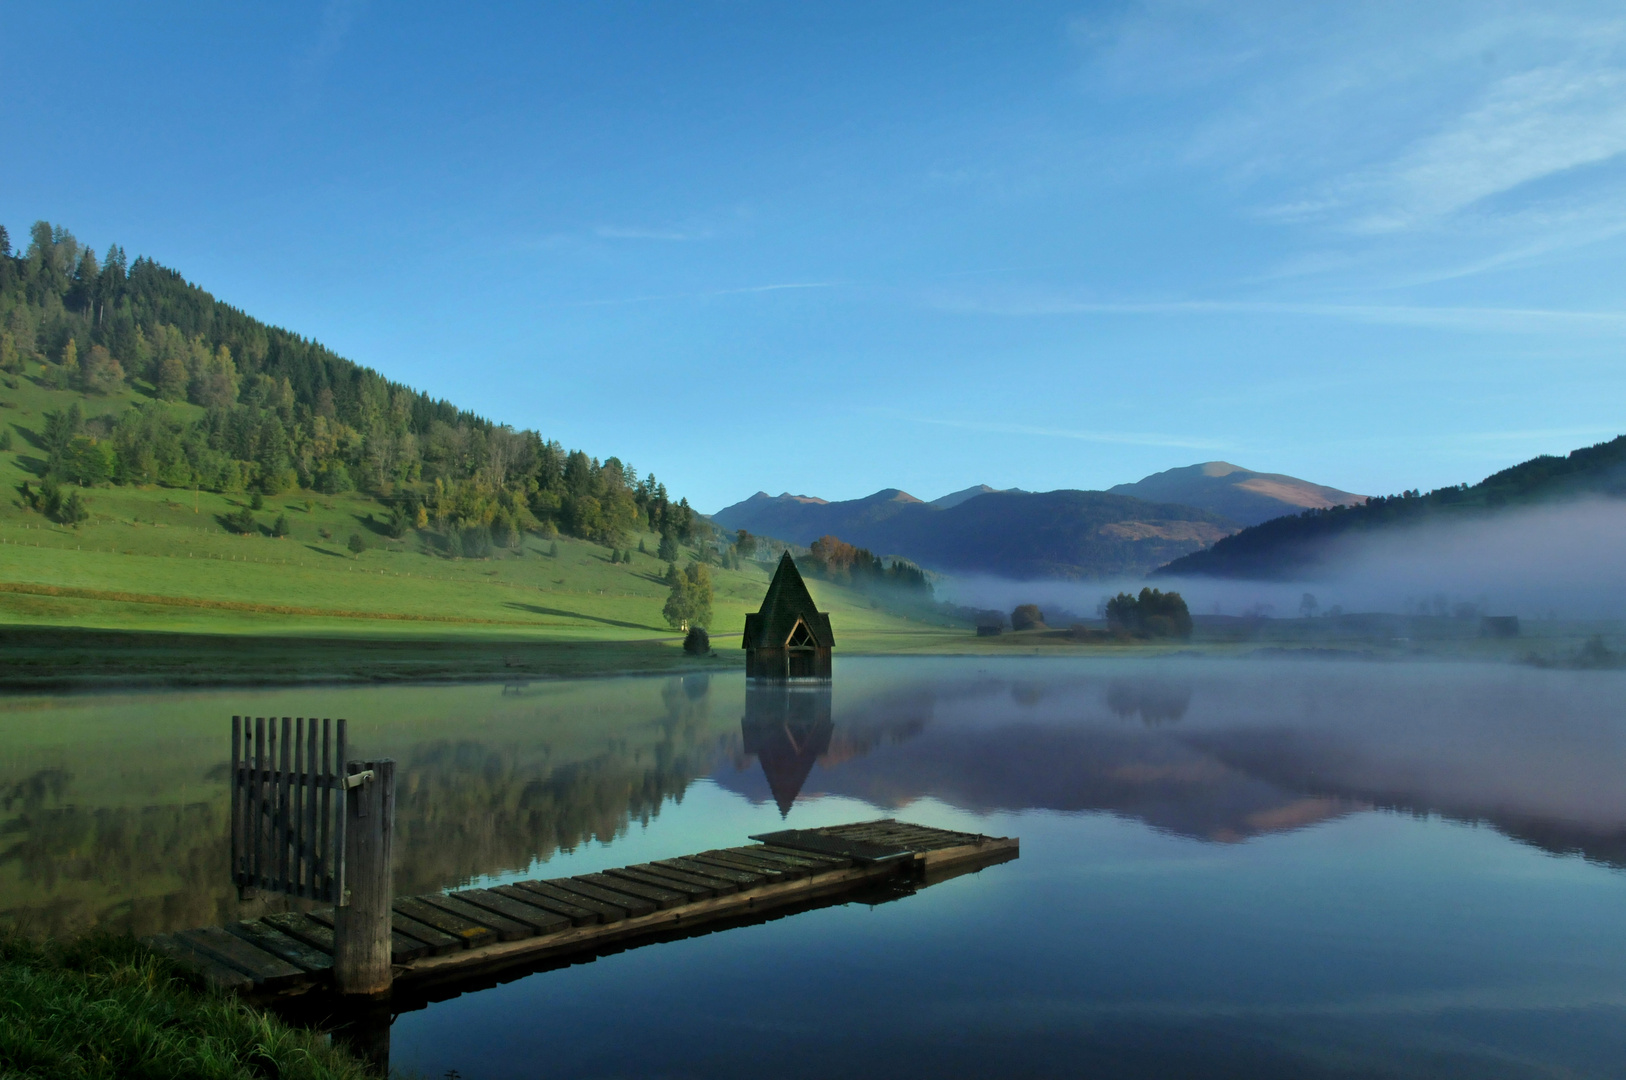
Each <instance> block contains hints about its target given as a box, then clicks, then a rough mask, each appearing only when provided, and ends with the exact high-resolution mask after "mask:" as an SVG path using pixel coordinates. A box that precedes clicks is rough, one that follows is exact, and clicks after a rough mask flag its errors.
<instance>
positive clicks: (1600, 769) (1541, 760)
mask: <svg viewBox="0 0 1626 1080" xmlns="http://www.w3.org/2000/svg"><path fill="white" fill-rule="evenodd" d="M1622 690H1626V677H1623V676H1622V675H1621V674H1619V673H1613V672H1580V673H1575V672H1554V671H1539V670H1534V669H1525V668H1517V667H1487V666H1475V665H1425V664H1416V665H1405V664H1384V665H1378V664H1350V663H1342V664H1340V663H1298V664H1292V663H1276V662H1243V661H1196V660H1192V661H1179V662H1166V663H1151V662H1146V661H1140V662H1113V661H1085V662H1072V661H1058V660H1046V659H1033V660H1026V659H1012V660H1008V661H1007V660H1001V661H993V662H990V661H988V660H964V659H959V660H954V659H935V658H934V659H847V660H844V661H842V662H841V663H840V664H839V665H838V669H837V672H836V678H835V680H834V681H833V683H832V684H830V685H827V686H825V687H822V688H819V689H815V690H801V689H787V688H784V687H780V688H778V689H773V688H763V689H760V690H759V689H757V688H752V689H748V688H747V687H746V684H745V680H744V679H743V677H742V676H740V675H738V674H728V675H714V676H711V677H709V678H708V677H707V676H704V675H697V676H688V677H685V678H664V679H647V678H644V679H591V680H573V681H559V682H550V683H539V684H534V685H532V686H530V687H523V688H513V687H511V688H506V689H505V688H502V687H498V686H485V687H411V688H386V689H377V688H366V689H348V688H325V689H319V690H309V689H302V690H298V691H282V690H277V691H257V692H255V696H254V698H253V699H252V700H245V699H244V698H242V697H241V696H239V695H237V694H232V695H225V694H221V693H214V692H190V693H173V694H140V695H107V696H85V695H80V696H73V697H62V698H13V699H0V721H3V722H4V723H5V724H6V730H7V733H8V734H7V738H6V739H5V741H4V742H3V743H0V918H3V919H4V920H5V921H7V922H9V923H11V924H12V925H18V926H22V927H25V928H26V929H29V930H31V931H33V932H37V933H52V934H64V933H73V932H77V931H82V930H85V929H89V928H92V927H97V926H103V927H110V928H114V929H129V930H132V931H134V932H136V933H149V932H154V931H157V930H163V929H171V928H177V927H181V926H189V925H201V924H204V923H208V922H220V921H226V920H229V919H232V918H242V917H248V916H252V915H254V914H257V913H259V912H260V911H262V910H264V909H265V907H266V906H267V905H276V904H279V903H281V901H276V900H261V901H257V902H253V903H249V904H240V903H239V902H238V901H237V899H236V896H235V892H234V891H233V890H232V889H231V888H230V887H229V886H228V885H227V865H226V864H227V846H226V808H227V795H226V787H225V756H226V753H225V752H226V731H227V726H226V725H227V719H228V718H229V717H230V715H231V714H232V713H234V712H238V713H241V712H245V711H252V712H254V713H256V714H262V715H301V714H303V715H309V714H311V713H313V712H317V713H318V714H320V715H333V716H340V715H343V716H348V717H349V718H350V719H351V723H352V741H353V743H354V746H355V749H356V752H357V753H358V754H364V755H367V756H374V755H376V756H390V757H394V758H395V759H396V760H397V761H398V762H400V763H401V765H400V767H399V771H398V776H399V781H398V783H399V788H398V815H399V817H398V832H397V840H396V853H397V855H396V858H397V869H396V885H397V889H398V890H399V891H401V892H403V893H411V892H426V891H430V890H433V889H437V888H443V887H448V886H455V885H459V884H464V883H467V882H469V881H473V880H476V879H480V878H483V877H490V876H493V875H503V874H511V873H517V872H519V871H522V870H525V869H526V868H528V867H532V866H533V865H534V863H535V862H536V861H538V860H546V859H549V858H551V857H554V856H555V855H556V854H558V853H562V852H571V851H573V850H576V849H580V848H583V847H584V846H585V845H592V844H599V843H609V844H612V845H614V844H617V843H623V842H625V837H626V834H627V832H628V830H629V828H633V827H634V826H635V825H638V824H648V823H650V822H652V821H655V820H656V819H657V818H659V817H660V815H662V813H663V812H665V813H668V814H669V813H671V812H672V803H673V802H674V801H675V800H680V799H681V798H682V797H683V795H684V793H685V792H686V791H687V790H688V789H689V788H690V787H691V786H692V785H693V784H694V783H695V782H696V781H698V780H701V779H703V778H706V777H708V776H709V777H711V778H712V780H713V781H714V782H715V783H716V784H717V785H718V786H719V787H721V788H723V789H724V790H726V791H731V792H734V793H736V794H738V795H742V796H745V797H746V798H747V799H749V800H750V801H751V802H754V803H758V804H765V803H767V802H769V801H771V802H772V803H773V804H774V805H776V806H777V807H778V809H779V812H780V814H781V815H783V816H784V817H785V818H786V819H787V820H788V822H789V823H790V824H792V825H796V824H799V823H800V822H802V821H810V820H812V818H816V817H817V816H818V814H817V813H816V812H815V810H814V807H815V806H816V804H817V801H818V800H819V799H820V798H821V797H822V796H845V797H848V798H851V799H857V800H861V801H862V802H864V803H867V804H869V806H871V807H873V808H874V811H873V812H874V813H875V815H876V816H882V815H898V816H905V815H906V814H907V809H908V807H909V806H910V804H911V803H913V802H915V801H917V800H920V799H928V798H929V799H934V800H937V801H938V802H940V803H943V804H947V805H949V806H951V807H955V808H958V809H960V810H965V811H970V812H972V813H989V812H995V811H1008V810H1045V811H1057V812H1064V813H1077V812H1107V813H1112V814H1116V815H1119V816H1121V817H1124V818H1128V819H1132V820H1136V821H1140V822H1143V823H1145V824H1147V825H1149V826H1151V827H1153V828H1156V829H1159V830H1164V831H1167V832H1170V833H1174V834H1178V835H1182V836H1187V837H1193V838H1199V839H1201V840H1204V841H1213V842H1222V843H1231V842H1237V841H1242V840H1246V839H1248V838H1251V837H1258V836H1261V835H1264V834H1270V833H1276V832H1281V831H1283V830H1290V829H1296V828H1300V827H1303V826H1306V825H1310V824H1313V823H1316V822H1320V821H1325V820H1328V819H1330V818H1333V817H1337V816H1339V815H1344V814H1349V813H1352V812H1355V811H1358V810H1361V809H1363V808H1393V809H1399V810H1403V811H1406V812H1411V813H1432V814H1440V815H1444V816H1447V817H1450V818H1454V819H1459V820H1465V821H1477V822H1485V823H1488V824H1490V825H1492V826H1494V827H1495V828H1497V829H1499V830H1500V831H1502V832H1503V833H1505V834H1507V835H1509V836H1512V837H1515V838H1518V839H1520V840H1523V841H1526V842H1529V843H1532V844H1536V845H1538V846H1540V847H1542V848H1544V849H1546V850H1549V851H1553V852H1578V853H1581V854H1584V855H1586V856H1587V857H1589V858H1592V859H1596V860H1602V861H1605V862H1609V863H1611V864H1614V865H1617V866H1618V865H1626V785H1622V784H1621V783H1620V782H1619V777H1620V775H1621V766H1622V764H1623V759H1626V752H1623V751H1626V722H1623V720H1622V717H1621V713H1620V708H1619V705H1618V702H1619V701H1620V700H1622V695H1621V691H1622ZM87 748H89V749H87ZM742 805H743V804H742ZM860 812H862V811H860ZM843 813H844V814H846V815H847V816H851V813H850V812H849V811H848V810H844V811H843ZM776 816H777V815H776ZM740 820H743V818H741V819H740ZM707 828H710V829H713V832H711V833H707V834H706V842H715V843H734V842H738V841H739V840H740V839H742V835H741V834H742V828H741V826H740V825H739V823H738V822H737V821H733V820H724V821H717V822H714V823H711V824H708V825H707ZM685 842H687V841H685ZM670 853H671V852H666V854H670ZM658 855H659V853H658V852H657V853H656V857H658ZM614 861H615V859H614V858H613V857H610V858H608V860H607V862H606V865H608V864H610V863H613V862H614ZM573 872H577V871H573Z"/></svg>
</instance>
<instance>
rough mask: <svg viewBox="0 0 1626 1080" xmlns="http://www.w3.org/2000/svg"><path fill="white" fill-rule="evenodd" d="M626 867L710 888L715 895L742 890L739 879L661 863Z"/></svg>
mask: <svg viewBox="0 0 1626 1080" xmlns="http://www.w3.org/2000/svg"><path fill="white" fill-rule="evenodd" d="M626 869H628V870H636V871H637V872H638V873H640V874H653V875H654V876H655V877H660V878H666V879H668V880H670V881H676V882H679V883H681V884H684V885H695V886H698V887H699V888H702V889H709V890H711V895H713V896H727V895H728V894H729V893H734V892H739V891H740V883H739V882H737V881H730V880H728V879H727V878H725V877H719V876H717V875H715V874H702V873H695V872H693V871H689V870H679V869H677V868H675V867H670V866H662V865H660V864H659V863H634V864H633V865H632V866H629V867H627V868H626Z"/></svg>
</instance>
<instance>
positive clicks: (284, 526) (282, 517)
mask: <svg viewBox="0 0 1626 1080" xmlns="http://www.w3.org/2000/svg"><path fill="white" fill-rule="evenodd" d="M288 532H289V529H288V515H287V514H278V515H277V520H276V522H275V523H274V524H273V525H272V526H271V535H272V536H287V535H288Z"/></svg>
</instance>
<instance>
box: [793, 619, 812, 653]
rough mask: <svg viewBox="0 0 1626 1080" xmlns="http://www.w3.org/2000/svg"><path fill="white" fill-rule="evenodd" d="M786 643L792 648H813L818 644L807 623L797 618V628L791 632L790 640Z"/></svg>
mask: <svg viewBox="0 0 1626 1080" xmlns="http://www.w3.org/2000/svg"><path fill="white" fill-rule="evenodd" d="M785 644H786V645H787V646H788V647H790V648H792V649H811V648H813V646H814V645H815V644H816V642H815V641H814V640H813V631H811V630H809V629H808V628H807V623H805V622H802V621H801V620H800V619H798V620H796V629H794V630H792V631H791V632H790V640H788V641H786V642H785Z"/></svg>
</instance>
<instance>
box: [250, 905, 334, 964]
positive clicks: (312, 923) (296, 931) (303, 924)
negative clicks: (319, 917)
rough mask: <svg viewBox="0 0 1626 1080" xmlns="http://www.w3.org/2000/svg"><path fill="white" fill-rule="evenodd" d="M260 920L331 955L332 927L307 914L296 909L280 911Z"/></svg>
mask: <svg viewBox="0 0 1626 1080" xmlns="http://www.w3.org/2000/svg"><path fill="white" fill-rule="evenodd" d="M260 921H261V922H263V923H269V924H270V925H272V926H274V927H276V928H277V929H278V930H281V931H282V932H283V933H284V934H287V935H288V936H289V937H291V938H297V939H299V940H300V941H303V942H304V943H305V944H307V945H309V946H310V947H311V948H313V949H320V950H321V951H322V952H325V953H327V954H328V955H329V956H332V955H333V927H331V926H327V925H325V924H323V923H319V922H317V921H316V920H315V919H313V918H311V917H310V916H308V915H304V914H301V913H300V912H297V911H282V912H278V913H277V914H275V915H267V916H266V917H265V918H263V919H261V920H260Z"/></svg>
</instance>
